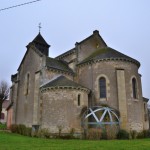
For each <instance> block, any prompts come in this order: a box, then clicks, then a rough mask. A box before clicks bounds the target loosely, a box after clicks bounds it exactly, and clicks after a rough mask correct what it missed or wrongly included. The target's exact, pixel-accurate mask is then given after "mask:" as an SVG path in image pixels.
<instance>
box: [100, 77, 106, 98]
mask: <svg viewBox="0 0 150 150" xmlns="http://www.w3.org/2000/svg"><path fill="white" fill-rule="evenodd" d="M99 90H100V98H106V79H105V78H104V77H101V78H100V79H99Z"/></svg>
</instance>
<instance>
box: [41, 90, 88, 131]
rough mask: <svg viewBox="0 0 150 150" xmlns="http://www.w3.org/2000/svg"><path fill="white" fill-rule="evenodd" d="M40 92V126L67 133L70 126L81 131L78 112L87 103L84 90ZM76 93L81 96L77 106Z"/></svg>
mask: <svg viewBox="0 0 150 150" xmlns="http://www.w3.org/2000/svg"><path fill="white" fill-rule="evenodd" d="M41 94H42V120H41V127H42V128H48V129H49V130H50V132H52V133H53V132H54V133H58V130H59V128H62V133H69V132H70V130H71V129H72V128H74V129H75V132H81V118H80V112H81V109H82V107H83V106H87V105H88V96H87V93H86V92H83V91H80V90H75V89H55V90H48V91H46V92H43V93H41ZM78 94H80V96H81V102H80V106H78Z"/></svg>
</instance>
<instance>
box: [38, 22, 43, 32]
mask: <svg viewBox="0 0 150 150" xmlns="http://www.w3.org/2000/svg"><path fill="white" fill-rule="evenodd" d="M38 27H39V32H40V31H41V28H42V27H41V23H39V26H38Z"/></svg>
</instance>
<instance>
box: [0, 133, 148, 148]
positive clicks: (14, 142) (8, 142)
mask: <svg viewBox="0 0 150 150" xmlns="http://www.w3.org/2000/svg"><path fill="white" fill-rule="evenodd" d="M149 149H150V139H142V140H101V141H90V140H59V139H40V138H31V137H27V136H21V135H17V134H12V133H4V132H2V131H0V150H149Z"/></svg>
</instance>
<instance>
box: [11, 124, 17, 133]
mask: <svg viewBox="0 0 150 150" xmlns="http://www.w3.org/2000/svg"><path fill="white" fill-rule="evenodd" d="M10 130H11V132H12V133H17V131H18V125H16V124H12V125H11V126H10Z"/></svg>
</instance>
